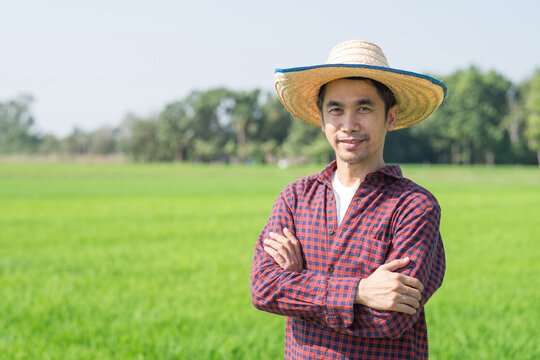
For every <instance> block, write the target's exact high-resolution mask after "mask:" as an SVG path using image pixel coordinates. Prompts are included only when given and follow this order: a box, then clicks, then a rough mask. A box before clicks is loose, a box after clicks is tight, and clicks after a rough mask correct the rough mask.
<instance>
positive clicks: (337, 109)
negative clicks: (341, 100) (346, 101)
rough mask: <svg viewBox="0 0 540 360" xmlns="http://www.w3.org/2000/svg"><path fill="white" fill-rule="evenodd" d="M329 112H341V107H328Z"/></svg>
mask: <svg viewBox="0 0 540 360" xmlns="http://www.w3.org/2000/svg"><path fill="white" fill-rule="evenodd" d="M328 112H329V113H332V114H337V113H340V112H341V108H339V107H331V108H328Z"/></svg>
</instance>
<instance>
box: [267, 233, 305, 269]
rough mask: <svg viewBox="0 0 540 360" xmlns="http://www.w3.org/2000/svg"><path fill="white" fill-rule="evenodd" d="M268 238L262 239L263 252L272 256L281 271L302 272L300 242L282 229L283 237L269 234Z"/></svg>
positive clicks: (302, 262)
mask: <svg viewBox="0 0 540 360" xmlns="http://www.w3.org/2000/svg"><path fill="white" fill-rule="evenodd" d="M268 236H269V238H266V239H264V251H266V252H267V253H268V254H269V255H270V256H272V257H273V258H274V260H275V261H276V262H277V263H278V265H279V266H281V268H282V269H283V270H286V271H295V272H302V270H303V269H304V261H303V259H302V249H301V246H300V241H298V239H296V237H295V236H294V235H293V233H292V232H291V231H290V230H289V229H287V228H283V235H281V234H276V233H272V232H271V233H270V234H268Z"/></svg>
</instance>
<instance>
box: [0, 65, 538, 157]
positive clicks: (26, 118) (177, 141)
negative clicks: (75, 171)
mask: <svg viewBox="0 0 540 360" xmlns="http://www.w3.org/2000/svg"><path fill="white" fill-rule="evenodd" d="M436 77H437V76H436ZM437 78H439V79H442V80H443V81H444V83H445V84H446V86H447V88H448V93H447V97H446V100H445V102H444V104H443V105H442V106H441V107H440V108H439V110H437V112H435V113H434V114H433V115H432V116H430V117H429V118H428V119H426V120H424V121H423V122H422V123H420V124H417V125H415V126H413V127H411V128H407V129H402V130H397V131H391V132H389V133H388V135H387V140H386V145H385V160H386V161H387V162H400V163H453V164H475V163H485V164H510V163H520V164H534V163H537V164H540V69H539V70H537V71H536V72H535V73H534V74H533V76H532V77H531V78H529V79H527V80H525V81H523V82H522V83H520V84H514V83H512V82H511V81H510V80H508V79H507V78H505V77H504V76H503V75H501V74H499V73H497V72H495V71H489V72H482V71H480V70H479V69H478V68H476V67H474V66H471V67H469V68H467V69H462V70H458V71H456V72H454V73H452V74H450V75H448V76H446V77H444V76H443V77H441V76H438V77H437ZM32 103H33V98H32V97H31V96H28V95H23V96H19V97H17V98H15V99H12V100H9V101H6V102H0V153H1V154H59V155H86V154H92V155H110V154H117V153H123V154H125V155H127V156H128V157H130V158H131V159H133V160H135V161H191V162H228V163H230V162H234V163H245V162H257V163H275V162H277V161H278V160H280V159H281V160H283V159H287V160H288V161H289V162H293V163H305V162H328V161H330V160H331V159H332V158H333V151H332V149H331V147H330V146H329V145H328V144H327V141H326V139H325V137H324V135H323V133H322V132H321V130H320V129H319V128H317V127H314V126H311V125H307V124H304V123H303V122H301V121H299V120H295V119H293V118H292V117H291V115H290V114H289V113H288V112H287V111H286V110H285V109H284V107H283V105H282V104H281V103H280V102H279V100H278V98H277V96H276V95H274V94H272V93H268V92H264V91H261V90H258V89H255V90H249V91H233V90H230V89H226V88H217V89H211V90H207V91H193V92H192V93H191V94H189V95H188V96H186V97H185V98H184V99H181V100H178V101H175V102H172V103H170V104H168V105H166V106H165V108H164V109H162V111H160V112H159V113H157V114H155V115H152V116H147V117H140V116H137V115H133V114H128V115H126V116H125V118H124V119H123V120H122V121H121V122H120V124H119V125H118V126H106V127H102V128H99V129H97V130H95V131H91V132H84V131H81V130H80V129H74V130H73V131H72V133H71V134H69V135H68V136H66V137H64V138H58V137H56V136H54V135H51V134H42V133H38V132H36V131H34V130H33V127H34V122H35V121H34V120H35V119H34V117H33V115H32Z"/></svg>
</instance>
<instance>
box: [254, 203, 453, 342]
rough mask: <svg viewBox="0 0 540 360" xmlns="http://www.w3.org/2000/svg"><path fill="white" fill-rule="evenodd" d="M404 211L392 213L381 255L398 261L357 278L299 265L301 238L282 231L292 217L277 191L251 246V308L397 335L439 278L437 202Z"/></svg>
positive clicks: (355, 331) (345, 329)
mask: <svg viewBox="0 0 540 360" xmlns="http://www.w3.org/2000/svg"><path fill="white" fill-rule="evenodd" d="M404 209H405V210H404V211H403V212H401V213H400V214H399V216H398V217H397V218H396V222H395V227H396V231H395V232H394V236H393V240H392V251H391V253H390V254H389V255H388V259H397V260H394V261H390V262H388V263H386V264H383V265H382V266H380V267H379V268H378V269H376V271H375V272H373V273H372V274H371V275H370V276H369V277H366V278H363V279H362V278H359V277H348V276H332V275H328V274H325V273H321V272H318V271H314V270H311V269H305V268H304V266H303V261H302V260H301V259H302V257H301V254H302V252H301V251H300V250H301V246H300V244H299V243H298V241H297V240H296V238H295V237H294V236H291V235H293V234H292V233H290V232H288V231H285V232H283V231H284V230H283V229H284V228H288V229H294V220H293V216H292V211H291V209H290V208H289V207H288V205H287V204H286V202H285V201H284V199H283V198H282V197H281V196H280V197H279V198H278V200H277V201H276V203H275V204H274V208H273V210H272V215H271V216H270V218H269V220H268V222H267V223H266V225H265V228H264V229H263V231H262V233H261V235H260V237H259V239H258V241H257V244H256V246H255V256H254V259H253V265H252V271H251V294H252V302H253V304H254V306H255V307H256V308H258V309H260V310H264V311H268V312H271V313H275V314H279V315H287V316H292V317H299V318H302V319H304V320H307V321H310V322H315V323H318V324H320V325H321V326H326V327H330V328H332V329H334V330H335V331H337V332H342V333H346V334H350V335H354V336H359V337H387V338H397V337H400V336H401V335H402V334H403V332H404V331H406V330H407V329H409V328H410V327H412V326H413V325H414V324H415V323H416V321H417V319H418V317H419V316H420V314H421V312H422V310H423V306H424V304H425V303H426V301H427V300H428V299H429V298H430V297H431V295H432V294H433V293H434V292H435V290H436V289H437V288H438V287H439V286H440V285H441V283H442V278H443V276H444V249H443V248H442V242H441V240H440V235H439V231H438V220H439V216H440V212H439V209H438V206H437V205H436V204H433V206H430V207H426V206H423V207H421V206H420V207H418V206H404ZM282 232H283V233H282ZM270 233H273V235H272V236H270ZM278 233H280V234H278ZM286 233H287V234H288V236H286ZM280 236H281V237H280ZM294 244H296V245H294ZM407 257H408V258H409V259H408V260H407V259H406V258H407ZM398 270H399V272H398Z"/></svg>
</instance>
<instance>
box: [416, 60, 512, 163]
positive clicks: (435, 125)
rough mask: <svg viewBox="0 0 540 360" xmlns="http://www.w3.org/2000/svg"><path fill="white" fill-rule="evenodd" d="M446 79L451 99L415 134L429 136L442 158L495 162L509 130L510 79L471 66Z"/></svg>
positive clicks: (418, 128)
mask: <svg viewBox="0 0 540 360" xmlns="http://www.w3.org/2000/svg"><path fill="white" fill-rule="evenodd" d="M444 82H445V84H446V86H447V88H448V94H447V98H446V99H445V101H444V103H443V104H442V105H441V107H440V108H439V109H438V110H437V111H436V112H435V113H434V114H433V115H431V116H430V117H429V118H428V119H426V120H424V121H423V122H422V123H420V124H418V125H416V126H415V127H414V128H413V129H412V132H413V134H415V135H418V136H422V137H423V138H425V139H428V141H429V142H430V145H431V146H432V147H433V149H434V150H435V151H437V152H438V153H439V154H441V156H440V158H439V160H444V158H446V157H449V158H450V160H451V162H452V163H465V164H470V163H472V162H486V163H489V164H493V163H494V162H495V151H496V149H497V148H499V147H500V146H499V144H500V142H501V141H502V139H503V136H504V132H505V128H504V121H503V120H504V119H505V117H506V116H507V114H508V111H509V110H508V101H507V92H508V90H509V88H510V86H511V83H510V81H509V80H507V79H505V78H504V77H503V76H502V75H500V74H498V73H496V72H494V71H490V72H488V73H487V74H482V73H481V72H480V71H479V70H478V69H477V68H476V67H474V66H471V67H470V68H469V69H467V70H459V71H457V72H455V73H454V74H452V75H450V76H448V77H447V78H446V79H445V80H444ZM445 154H448V155H445Z"/></svg>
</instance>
